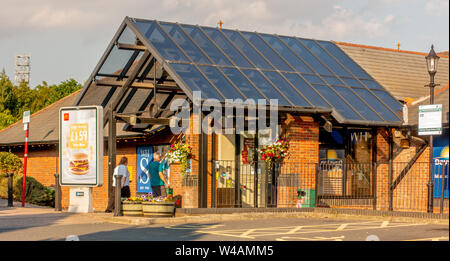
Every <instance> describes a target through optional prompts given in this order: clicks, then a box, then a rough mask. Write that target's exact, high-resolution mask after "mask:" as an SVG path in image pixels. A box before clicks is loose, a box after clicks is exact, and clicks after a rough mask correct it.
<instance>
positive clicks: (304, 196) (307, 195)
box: [297, 189, 316, 208]
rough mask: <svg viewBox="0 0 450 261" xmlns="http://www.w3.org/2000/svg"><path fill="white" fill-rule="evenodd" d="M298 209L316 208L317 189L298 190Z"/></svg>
mask: <svg viewBox="0 0 450 261" xmlns="http://www.w3.org/2000/svg"><path fill="white" fill-rule="evenodd" d="M297 203H298V204H297V207H300V208H313V207H315V206H316V190H315V189H297Z"/></svg>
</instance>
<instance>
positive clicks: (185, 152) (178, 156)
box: [166, 143, 192, 175]
mask: <svg viewBox="0 0 450 261" xmlns="http://www.w3.org/2000/svg"><path fill="white" fill-rule="evenodd" d="M166 157H167V161H168V162H169V163H180V165H181V174H183V175H184V174H186V167H187V163H188V159H190V158H192V148H191V146H189V145H187V144H185V143H175V144H171V145H170V149H169V151H168V152H167V154H166Z"/></svg>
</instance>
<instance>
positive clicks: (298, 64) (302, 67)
mask: <svg viewBox="0 0 450 261" xmlns="http://www.w3.org/2000/svg"><path fill="white" fill-rule="evenodd" d="M261 37H262V38H263V39H264V40H266V42H267V43H269V44H270V46H271V47H272V48H273V49H274V50H275V51H277V52H278V54H280V55H281V56H282V57H283V59H285V60H286V61H287V62H288V63H289V64H290V65H291V66H292V67H294V69H296V70H297V71H298V72H304V73H313V72H312V71H311V70H310V69H309V68H308V66H307V65H306V64H305V63H304V62H303V61H302V60H300V59H299V58H298V57H297V56H296V55H295V54H294V53H293V52H291V51H290V50H289V48H288V47H287V46H286V45H284V44H283V42H281V41H280V40H279V39H278V38H277V37H275V36H273V35H267V34H262V35H261Z"/></svg>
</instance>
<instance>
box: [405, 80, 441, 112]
mask: <svg viewBox="0 0 450 261" xmlns="http://www.w3.org/2000/svg"><path fill="white" fill-rule="evenodd" d="M448 88H449V85H448V84H447V85H446V86H444V87H441V88H439V89H435V90H434V95H437V94H439V93H441V92H444V91H445V90H448ZM429 97H430V95H426V96H423V97H420V98H417V99H415V100H412V101H410V102H407V103H406V104H407V106H408V107H410V106H414V105H416V104H418V103H420V102H422V101H424V100H426V99H428V98H429Z"/></svg>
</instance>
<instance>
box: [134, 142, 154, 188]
mask: <svg viewBox="0 0 450 261" xmlns="http://www.w3.org/2000/svg"><path fill="white" fill-rule="evenodd" d="M136 158H137V162H136V163H137V164H136V165H137V168H136V192H138V193H149V192H152V187H151V185H150V173H149V172H148V165H149V164H150V162H152V161H153V147H152V146H138V147H137V157H136Z"/></svg>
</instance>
